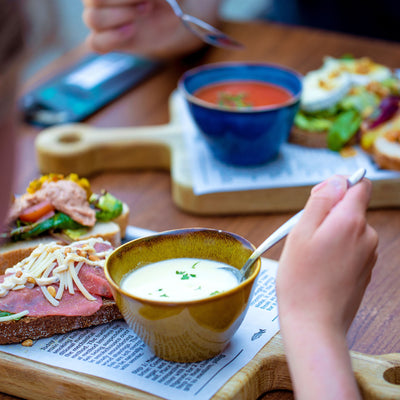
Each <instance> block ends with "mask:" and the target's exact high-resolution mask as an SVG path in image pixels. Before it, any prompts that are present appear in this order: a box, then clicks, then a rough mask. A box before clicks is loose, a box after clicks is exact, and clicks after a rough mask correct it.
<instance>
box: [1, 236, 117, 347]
mask: <svg viewBox="0 0 400 400" xmlns="http://www.w3.org/2000/svg"><path fill="white" fill-rule="evenodd" d="M112 250H113V247H112V245H111V244H110V243H109V242H107V241H104V240H103V239H101V238H90V239H86V240H81V241H76V242H73V243H71V244H69V245H65V246H62V245H59V244H57V243H56V242H51V243H47V244H40V245H39V246H38V247H37V248H36V249H35V250H34V251H33V252H32V253H31V255H30V256H29V257H27V258H25V259H23V260H22V261H20V262H19V263H17V264H16V265H14V266H13V267H11V268H7V269H6V271H5V274H4V275H1V276H0V332H1V334H0V344H9V343H21V342H22V343H23V344H24V345H27V346H29V345H31V344H32V340H34V339H39V338H43V337H49V336H52V335H55V334H61V333H65V332H68V331H72V330H75V329H80V328H87V327H90V326H94V325H99V324H104V323H107V322H110V321H113V320H115V319H120V318H122V316H121V314H120V312H119V310H118V308H117V306H116V303H115V302H114V301H113V298H112V294H111V291H110V287H109V285H108V282H107V280H106V278H105V275H104V269H103V267H104V263H105V259H106V257H107V256H108V254H109V253H110V252H111V251H112Z"/></svg>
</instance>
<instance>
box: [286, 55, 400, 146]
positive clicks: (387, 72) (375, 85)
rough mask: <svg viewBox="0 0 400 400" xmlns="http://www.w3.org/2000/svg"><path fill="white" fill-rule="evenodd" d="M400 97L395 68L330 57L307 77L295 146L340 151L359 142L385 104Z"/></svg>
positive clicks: (293, 134)
mask: <svg viewBox="0 0 400 400" xmlns="http://www.w3.org/2000/svg"><path fill="white" fill-rule="evenodd" d="M399 94H400V81H399V80H398V79H397V78H396V77H395V75H394V74H393V72H392V71H391V69H389V68H388V67H386V66H383V65H381V64H377V63H375V62H373V61H372V60H371V59H369V58H366V57H364V58H359V59H355V58H352V57H343V58H341V59H335V58H332V57H326V58H325V59H324V63H323V66H322V67H321V68H320V69H318V70H315V71H311V72H309V73H308V74H306V75H305V77H304V80H303V93H302V98H301V103H300V110H299V112H298V113H297V115H296V117H295V121H294V125H293V128H292V131H291V136H290V140H291V142H293V143H297V144H301V145H304V146H309V147H327V148H330V149H331V150H336V151H338V150H340V149H342V148H343V147H344V146H346V145H347V144H353V143H355V142H358V140H359V133H360V128H361V126H362V123H363V121H365V120H370V119H375V117H376V114H378V113H379V109H380V106H381V103H382V102H384V101H386V99H388V98H392V97H393V96H395V97H396V96H398V95H399Z"/></svg>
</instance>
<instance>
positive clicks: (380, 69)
mask: <svg viewBox="0 0 400 400" xmlns="http://www.w3.org/2000/svg"><path fill="white" fill-rule="evenodd" d="M323 68H328V69H330V70H332V71H336V72H337V73H349V74H350V77H351V80H352V83H353V85H367V84H368V83H370V82H372V81H375V82H382V81H383V80H385V79H388V78H390V77H391V76H392V71H391V70H390V68H388V67H386V66H384V65H381V64H378V63H376V62H374V61H372V60H371V59H370V58H368V57H362V58H357V59H337V58H333V57H325V59H324V65H323Z"/></svg>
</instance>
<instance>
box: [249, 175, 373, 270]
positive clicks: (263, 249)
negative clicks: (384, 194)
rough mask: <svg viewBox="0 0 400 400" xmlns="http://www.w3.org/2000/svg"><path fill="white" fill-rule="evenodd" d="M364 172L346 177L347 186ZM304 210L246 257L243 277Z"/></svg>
mask: <svg viewBox="0 0 400 400" xmlns="http://www.w3.org/2000/svg"><path fill="white" fill-rule="evenodd" d="M365 173H366V170H365V168H360V169H358V170H357V171H356V172H355V173H354V174H352V175H351V176H349V177H348V178H347V186H348V187H349V188H350V187H352V186H354V185H355V184H356V183H358V182H360V181H361V179H362V178H364V176H365ZM303 212H304V210H301V211H299V212H298V213H297V214H295V215H293V217H292V218H290V219H288V220H287V221H286V222H285V223H284V224H283V225H281V226H280V227H279V228H278V229H277V230H276V231H275V232H273V233H272V234H271V235H270V236H269V237H267V239H265V240H264V242H263V243H261V245H260V246H258V247H257V249H256V250H254V252H253V253H252V254H251V256H250V257H249V258H248V260H247V261H246V263H245V264H244V266H243V267H242V271H243V272H242V275H243V276H244V277H246V276H247V271H248V269H249V268H250V267H251V265H252V264H253V263H254V261H255V260H256V259H257V258H258V257H260V256H261V255H262V254H263V253H265V252H266V251H267V250H268V249H269V248H271V247H272V246H273V245H274V244H276V243H278V242H279V241H280V240H281V239H283V238H284V237H285V236H286V235H288V234H289V232H290V231H291V230H292V229H293V227H294V226H295V225H296V224H297V222H299V220H300V218H301V216H302V214H303Z"/></svg>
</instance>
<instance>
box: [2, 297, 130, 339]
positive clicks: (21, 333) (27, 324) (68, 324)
mask: <svg viewBox="0 0 400 400" xmlns="http://www.w3.org/2000/svg"><path fill="white" fill-rule="evenodd" d="M117 319H122V315H121V313H120V311H119V310H118V307H117V305H116V303H115V302H114V301H113V300H110V299H103V305H102V306H101V308H100V309H99V310H98V311H97V312H96V313H94V314H92V315H89V316H64V315H50V316H46V317H24V318H21V319H20V320H19V321H5V322H0V331H1V335H0V344H11V343H21V342H23V341H24V340H27V339H32V340H35V339H41V338H46V337H50V336H53V335H58V334H62V333H66V332H70V331H73V330H76V329H82V328H88V327H90V326H95V325H101V324H105V323H107V322H111V321H114V320H117Z"/></svg>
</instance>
